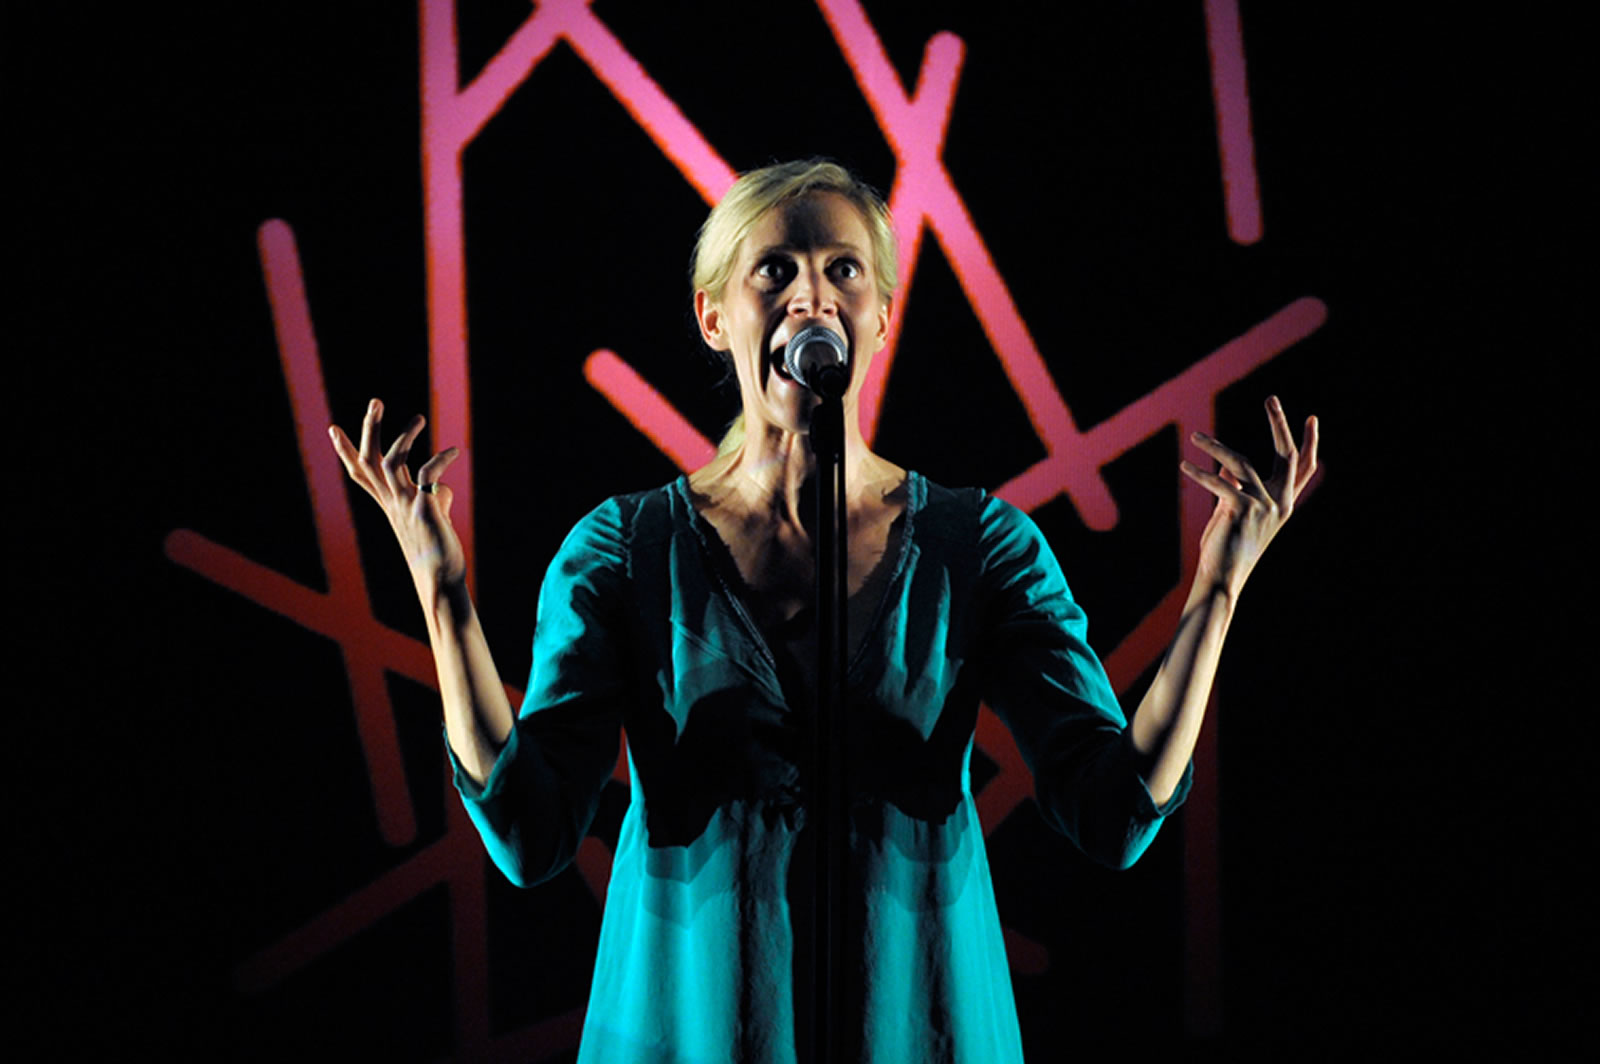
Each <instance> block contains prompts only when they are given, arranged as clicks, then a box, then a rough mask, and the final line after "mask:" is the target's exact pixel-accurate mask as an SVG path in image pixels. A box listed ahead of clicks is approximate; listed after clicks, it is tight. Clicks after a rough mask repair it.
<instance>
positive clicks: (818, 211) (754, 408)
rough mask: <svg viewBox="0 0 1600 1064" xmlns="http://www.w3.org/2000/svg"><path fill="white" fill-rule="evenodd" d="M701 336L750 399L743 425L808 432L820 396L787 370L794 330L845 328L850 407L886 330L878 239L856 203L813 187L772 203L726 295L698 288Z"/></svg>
mask: <svg viewBox="0 0 1600 1064" xmlns="http://www.w3.org/2000/svg"><path fill="white" fill-rule="evenodd" d="M695 312H696V316H697V317H698V318H699V321H700V330H701V334H702V335H703V336H704V337H705V341H706V343H707V344H709V345H710V346H711V347H712V348H713V349H714V350H717V351H727V352H728V353H729V354H730V356H731V357H732V359H733V368H734V372H735V374H736V375H737V376H738V378H739V392H740V395H741V396H742V398H743V400H744V411H745V431H746V432H747V433H748V432H750V431H751V429H752V428H754V427H756V426H755V425H754V424H753V422H754V421H764V422H767V423H769V424H771V425H774V426H775V427H777V428H780V429H783V430H784V431H788V432H806V431H809V429H810V425H811V409H812V407H813V406H814V405H815V404H816V399H815V397H814V396H813V395H812V394H811V392H809V391H807V390H806V389H805V387H803V386H802V385H800V384H798V383H797V382H795V381H794V380H791V379H790V378H789V376H788V375H787V374H786V373H784V372H783V350H784V345H785V344H787V343H788V342H789V338H790V337H791V336H794V335H795V334H796V333H798V332H799V331H800V330H801V329H802V328H804V327H805V326H807V325H809V324H812V323H813V322H815V323H818V324H821V325H823V326H824V327H826V328H828V329H832V330H833V331H834V332H836V333H838V334H839V335H841V336H843V337H844V339H845V343H846V345H847V346H848V348H849V351H850V361H851V366H850V378H851V381H850V391H849V392H848V393H847V394H846V396H845V403H846V405H847V406H850V405H852V403H853V400H854V398H855V395H856V393H857V391H858V390H859V389H860V387H861V382H862V380H863V379H864V378H865V375H866V370H867V365H868V363H869V362H870V361H871V359H872V356H873V355H874V354H875V353H877V351H878V350H879V348H881V347H882V346H883V342H884V340H885V339H886V338H887V337H888V335H889V305H888V304H887V303H886V302H884V300H883V299H882V298H880V297H879V295H878V278H877V273H876V263H875V262H874V260H873V254H872V238H871V234H870V232H869V230H868V229H867V223H866V221H865V220H864V219H863V218H862V217H861V212H860V211H858V210H857V209H856V207H855V205H854V204H852V203H851V202H850V201H849V200H848V199H846V198H844V197H843V196H841V195H839V194H838V193H836V192H814V193H811V194H809V195H805V196H801V197H799V198H797V199H793V200H790V201H788V202H787V203H783V204H780V205H779V206H777V207H775V208H773V209H772V210H770V211H768V212H767V213H766V214H765V215H764V216H763V217H762V218H761V219H760V220H758V221H757V222H756V224H755V226H754V227H752V228H751V230H750V232H749V234H748V235H747V236H746V237H745V239H744V243H743V245H741V246H740V248H739V255H738V258H737V259H735V261H734V267H733V273H732V274H731V275H730V276H729V278H728V285H727V287H726V288H725V289H724V290H723V293H722V299H721V300H720V301H719V302H716V303H713V302H711V300H710V298H709V297H708V296H707V295H706V293H704V292H697V293H695Z"/></svg>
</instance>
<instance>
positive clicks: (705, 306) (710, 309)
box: [694, 288, 728, 351]
mask: <svg viewBox="0 0 1600 1064" xmlns="http://www.w3.org/2000/svg"><path fill="white" fill-rule="evenodd" d="M694 319H695V321H696V322H698V323H699V325H700V339H702V340H704V341H705V342H706V346H707V347H709V348H711V350H713V351H726V350H728V338H727V335H726V334H725V333H724V332H723V329H722V308H721V307H719V306H718V305H717V304H715V303H713V302H712V301H711V296H710V295H709V294H708V293H707V292H706V290H705V289H704V288H701V289H697V290H696V291H695V294H694Z"/></svg>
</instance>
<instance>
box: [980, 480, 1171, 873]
mask: <svg viewBox="0 0 1600 1064" xmlns="http://www.w3.org/2000/svg"><path fill="white" fill-rule="evenodd" d="M978 548H979V554H980V559H981V564H982V566H983V575H984V589H985V615H984V639H985V644H986V645H985V648H984V651H985V652H984V659H985V662H986V667H985V669H984V677H985V679H984V684H985V690H984V698H985V700H986V701H987V702H988V704H989V706H990V707H991V708H993V709H994V711H995V712H996V713H997V714H999V716H1000V718H1001V720H1003V721H1004V722H1005V724H1006V726H1007V727H1008V728H1010V729H1011V734H1012V736H1013V737H1014V738H1015V739H1016V742H1017V746H1018V748H1019V749H1020V750H1021V752H1022V756H1023V759H1024V760H1025V761H1026V762H1027V764H1028V768H1029V770H1030V771H1032V773H1033V785H1034V796H1035V798H1036V799H1037V800H1038V803H1039V808H1040V811H1041V812H1042V813H1043V814H1044V818H1045V820H1046V822H1048V823H1049V824H1050V825H1051V826H1052V827H1054V828H1055V829H1056V830H1058V831H1060V832H1062V833H1063V834H1065V835H1066V836H1067V837H1069V838H1070V839H1072V840H1073V842H1075V843H1076V844H1077V845H1078V848H1079V849H1081V850H1082V851H1083V852H1084V853H1085V854H1087V855H1088V856H1089V857H1091V858H1093V859H1094V860H1096V861H1098V862H1100V863H1102V864H1105V865H1110V866H1112V867H1115V868H1127V867H1129V866H1130V865H1132V864H1133V863H1134V862H1135V861H1136V860H1138V859H1139V855H1140V854H1142V853H1143V852H1144V851H1145V848H1146V847H1147V846H1149V845H1150V842H1151V840H1152V839H1154V838H1155V835H1156V831H1157V830H1158V829H1159V828H1160V826H1161V820H1162V818H1163V817H1164V816H1166V814H1168V813H1170V812H1172V811H1173V810H1174V809H1176V808H1177V807H1178V806H1179V805H1181V804H1182V803H1183V799H1184V797H1185V796H1186V795H1187V794H1188V792H1189V785H1190V780H1191V777H1192V775H1193V766H1192V765H1191V766H1190V768H1189V769H1187V770H1185V772H1184V775H1183V780H1182V781H1181V782H1180V783H1179V785H1178V789H1177V791H1176V792H1174V794H1173V796H1172V798H1171V799H1170V800H1169V801H1167V802H1166V803H1165V804H1163V805H1161V806H1159V807H1158V806H1156V804H1155V802H1154V800H1153V799H1152V798H1151V797H1150V792H1149V790H1148V788H1147V787H1146V786H1145V783H1144V780H1143V779H1141V778H1140V776H1139V771H1138V767H1137V764H1136V761H1135V757H1134V750H1133V746H1132V737H1131V736H1130V734H1129V732H1128V727H1127V719H1126V718H1125V717H1124V716H1123V714H1122V710H1121V708H1120V707H1119V706H1118V705H1117V697H1116V694H1115V693H1114V692H1113V691H1112V689H1111V682H1110V680H1108V679H1107V677H1106V673H1105V669H1104V667H1102V666H1101V664H1100V659H1099V658H1097V657H1096V656H1095V653H1094V651H1093V650H1091V649H1089V644H1088V642H1087V639H1086V635H1087V631H1088V621H1087V619H1086V618H1085V616H1084V613H1083V610H1082V609H1081V608H1080V607H1079V606H1078V604H1077V603H1076V602H1075V601H1073V598H1072V592H1071V591H1070V590H1068V588H1067V582H1066V579H1065V578H1064V577H1063V576H1062V575H1061V566H1060V565H1059V564H1057V562H1056V558H1055V555H1054V553H1052V552H1051V550H1050V545H1049V544H1048V543H1047V542H1046V541H1045V538H1044V535H1043V534H1042V533H1041V532H1040V531H1039V528H1038V526H1037V525H1035V524H1034V523H1033V521H1032V519H1031V518H1029V517H1028V516H1027V515H1026V514H1024V513H1023V512H1022V511H1020V510H1018V509H1016V508H1015V507H1013V506H1011V505H1010V504H1009V503H1006V502H1002V501H1001V500H999V499H995V498H993V497H986V498H985V499H984V502H983V507H982V511H981V513H980V515H979V521H978Z"/></svg>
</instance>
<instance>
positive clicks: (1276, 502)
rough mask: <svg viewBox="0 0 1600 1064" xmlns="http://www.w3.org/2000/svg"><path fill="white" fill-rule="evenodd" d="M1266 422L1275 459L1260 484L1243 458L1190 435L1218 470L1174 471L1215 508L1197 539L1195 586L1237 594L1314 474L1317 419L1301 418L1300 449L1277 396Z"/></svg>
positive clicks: (1186, 465) (1190, 466) (1188, 467)
mask: <svg viewBox="0 0 1600 1064" xmlns="http://www.w3.org/2000/svg"><path fill="white" fill-rule="evenodd" d="M1267 421H1268V422H1269V423H1270V424H1271V426H1272V444H1273V448H1274V450H1276V451H1277V455H1278V457H1277V459H1276V460H1275V461H1274V462H1273V465H1272V475H1271V476H1270V477H1268V478H1267V479H1266V480H1265V481H1262V479H1261V477H1260V476H1259V475H1258V474H1257V473H1256V471H1255V469H1254V468H1252V467H1251V465H1250V463H1249V462H1247V461H1245V459H1244V456H1243V455H1241V454H1239V453H1238V452H1237V451H1234V450H1233V449H1232V448H1230V447H1227V446H1224V445H1223V444H1222V443H1221V441H1219V440H1217V439H1216V438H1214V437H1211V436H1207V435H1206V434H1205V433H1202V432H1196V433H1195V434H1194V435H1193V436H1192V437H1190V439H1191V441H1192V442H1193V443H1194V445H1195V446H1196V447H1198V448H1200V449H1201V450H1202V451H1204V452H1205V453H1206V454H1208V455H1210V456H1211V457H1212V458H1215V459H1216V460H1217V463H1218V465H1219V467H1220V468H1219V469H1218V471H1217V472H1215V473H1211V472H1207V471H1206V470H1203V469H1201V468H1200V467H1199V466H1196V465H1195V464H1194V463H1192V462H1188V461H1185V462H1182V463H1180V465H1179V468H1180V469H1181V470H1182V471H1183V474H1184V475H1185V476H1187V477H1188V478H1189V479H1190V480H1192V481H1194V482H1195V483H1196V484H1199V485H1200V486H1201V487H1203V488H1205V489H1206V490H1207V491H1209V492H1211V494H1213V495H1215V496H1216V497H1217V505H1216V508H1215V509H1214V510H1212V511H1211V520H1209V521H1208V522H1206V528H1205V532H1204V533H1202V534H1201V536H1200V566H1199V571H1198V572H1197V573H1196V575H1195V583H1196V586H1197V587H1199V586H1207V587H1214V588H1220V589H1223V590H1226V591H1227V592H1228V593H1229V594H1231V595H1237V594H1238V592H1239V590H1240V588H1242V587H1243V586H1244V582H1245V580H1246V578H1248V577H1249V575H1250V571H1251V570H1252V569H1254V568H1255V565H1256V562H1257V561H1259V560H1260V558H1261V553H1262V552H1263V551H1264V550H1266V549H1267V544H1268V543H1270V542H1272V537H1273V536H1275V535H1277V534H1278V529H1280V528H1282V527H1283V523H1284V522H1285V521H1287V520H1288V519H1289V515H1290V514H1291V513H1293V512H1294V503H1295V500H1296V499H1298V498H1299V497H1300V492H1301V491H1303V490H1304V489H1305V486H1306V484H1307V483H1309V482H1310V480H1311V475H1312V474H1313V473H1315V472H1316V471H1317V419H1316V418H1315V417H1308V418H1306V424H1305V430H1304V434H1303V436H1302V438H1301V442H1300V446H1299V447H1296V446H1295V442H1294V436H1293V434H1291V433H1290V431H1289V419H1288V418H1287V417H1286V416H1285V415H1284V413H1283V404H1282V403H1280V402H1279V401H1278V397H1277V396H1272V397H1271V398H1269V399H1268V400H1267Z"/></svg>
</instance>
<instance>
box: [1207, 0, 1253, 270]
mask: <svg viewBox="0 0 1600 1064" xmlns="http://www.w3.org/2000/svg"><path fill="white" fill-rule="evenodd" d="M1206 47H1207V50H1208V51H1210V53H1211V97H1212V100H1213V101H1214V103H1215V106H1216V112H1217V149H1218V151H1219V152H1220V153H1221V156H1222V199H1223V204H1224V206H1225V207H1226V208H1227V213H1228V235H1229V236H1230V237H1232V238H1233V240H1234V242H1235V243H1237V244H1254V243H1255V242H1256V241H1258V240H1260V239H1261V225H1262V223H1261V197H1260V194H1259V190H1258V189H1257V187H1256V145H1255V137H1254V136H1253V135H1252V134H1251V132H1250V90H1249V86H1248V85H1247V84H1246V82H1245V72H1244V31H1243V30H1242V29H1241V28H1240V26H1239V0H1206Z"/></svg>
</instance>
